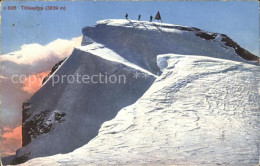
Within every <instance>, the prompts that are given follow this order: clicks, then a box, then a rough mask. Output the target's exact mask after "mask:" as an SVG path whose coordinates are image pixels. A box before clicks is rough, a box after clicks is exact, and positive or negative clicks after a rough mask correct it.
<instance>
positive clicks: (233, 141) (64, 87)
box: [11, 20, 259, 165]
mask: <svg viewBox="0 0 260 166" xmlns="http://www.w3.org/2000/svg"><path fill="white" fill-rule="evenodd" d="M82 32H83V35H84V37H83V40H82V46H81V47H78V48H75V49H74V51H73V53H72V55H70V56H69V57H68V58H67V59H66V60H65V61H64V62H63V63H61V65H57V66H58V69H57V70H55V71H54V70H53V71H54V73H53V74H52V75H51V76H50V77H48V79H47V80H46V81H45V82H44V84H43V86H42V87H41V89H40V90H39V91H37V92H36V93H35V94H34V95H33V96H32V97H31V98H30V99H29V100H28V101H26V102H25V103H24V105H23V128H22V130H23V147H22V148H21V149H19V150H18V151H17V153H16V156H15V159H14V160H13V161H12V162H11V163H13V164H14V163H21V162H25V161H26V160H28V159H32V158H36V157H44V156H50V155H55V154H59V153H68V154H64V155H55V156H54V157H47V158H40V159H35V160H31V161H29V162H28V163H25V164H27V165H33V164H35V163H38V162H39V163H43V162H46V163H49V164H57V165H59V164H61V165H80V164H93V163H95V164H107V163H108V164H130V165H133V164H147V163H149V164H152V163H153V164H181V165H182V164H191V163H192V164H194V163H195V164H196V163H198V164H207V163H209V164H210V165H211V164H224V165H225V164H228V163H229V164H231V165H236V164H240V163H241V164H242V163H247V162H248V163H257V161H258V158H257V157H256V156H257V155H258V156H259V153H258V152H259V146H258V145H259V134H257V131H258V130H259V125H258V124H259V123H258V122H259V120H258V119H259V112H258V111H259V94H258V92H259V91H258V89H257V88H258V87H257V86H256V85H258V82H259V74H258V73H259V65H258V64H257V62H256V61H259V58H258V57H256V56H254V55H252V54H251V53H249V52H248V51H246V50H244V49H243V48H241V47H240V46H239V45H237V44H236V43H235V42H234V41H232V40H231V39H230V38H228V37H227V36H226V35H223V34H218V33H210V32H205V31H202V30H200V29H197V28H193V27H185V26H179V25H170V24H162V23H150V22H143V21H140V22H138V21H133V20H102V21H99V22H98V23H97V25H95V27H85V28H83V30H82ZM169 53H170V54H169ZM249 60H250V61H249ZM57 66H56V67H57ZM99 73H102V74H103V75H111V74H115V75H117V76H119V75H125V76H126V83H125V84H104V83H97V84H96V83H94V84H93V83H88V84H84V83H83V84H82V83H80V84H78V83H69V82H66V81H65V82H59V83H57V84H55V86H52V82H53V81H54V80H55V78H56V76H59V77H60V78H61V77H62V76H64V75H67V76H68V75H73V76H77V75H89V76H91V75H98V74H99ZM157 75H160V76H157ZM155 80H156V81H155ZM154 81H155V82H154ZM148 89H149V90H148ZM147 90H148V91H147ZM144 93H145V94H144ZM137 100H138V101H137ZM116 115H117V116H116ZM115 116H116V118H115ZM113 118H115V119H113ZM111 119H113V120H111ZM110 120H111V121H110ZM104 122H105V123H104ZM101 125H102V126H103V127H102V128H100V127H101ZM89 141H90V142H89ZM83 145H84V146H83ZM75 149H76V150H75ZM73 150H75V151H73ZM72 151H73V152H72ZM69 152H71V153H69ZM224 156H226V157H225V158H224Z"/></svg>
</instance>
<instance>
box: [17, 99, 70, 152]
mask: <svg viewBox="0 0 260 166" xmlns="http://www.w3.org/2000/svg"><path fill="white" fill-rule="evenodd" d="M30 105H31V104H30V103H27V102H25V103H23V120H22V121H23V123H22V146H23V147H24V146H26V145H28V144H29V143H30V142H31V141H32V140H33V139H35V138H36V137H38V136H40V135H42V134H46V133H48V132H49V131H50V130H51V129H52V127H53V123H61V122H63V121H64V118H63V117H64V116H65V115H66V114H65V113H64V112H55V111H54V112H53V114H54V117H50V116H51V114H50V111H48V110H45V111H41V112H40V113H39V114H36V115H34V116H33V118H32V119H29V120H28V118H29V117H30V116H31V115H30V114H28V113H27V111H28V110H29V108H30Z"/></svg>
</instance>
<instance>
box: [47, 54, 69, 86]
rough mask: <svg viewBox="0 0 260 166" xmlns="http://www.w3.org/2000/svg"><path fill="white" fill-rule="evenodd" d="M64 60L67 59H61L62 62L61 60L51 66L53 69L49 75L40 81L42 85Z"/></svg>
mask: <svg viewBox="0 0 260 166" xmlns="http://www.w3.org/2000/svg"><path fill="white" fill-rule="evenodd" d="M66 59H67V58H65V59H63V60H61V61H59V62H58V63H56V64H55V65H54V66H53V68H52V69H51V71H50V73H49V74H48V75H47V76H46V77H44V79H43V80H42V84H44V82H45V81H46V80H48V78H49V77H50V76H51V75H52V74H53V73H54V72H55V71H56V70H57V69H58V68H59V67H60V65H61V64H62V63H63V62H64V61H65V60H66Z"/></svg>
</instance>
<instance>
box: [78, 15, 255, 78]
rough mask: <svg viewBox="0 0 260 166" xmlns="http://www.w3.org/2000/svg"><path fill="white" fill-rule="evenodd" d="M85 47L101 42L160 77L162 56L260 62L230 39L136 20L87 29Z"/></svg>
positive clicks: (106, 21) (85, 29)
mask: <svg viewBox="0 0 260 166" xmlns="http://www.w3.org/2000/svg"><path fill="white" fill-rule="evenodd" d="M82 33H83V35H84V37H83V41H82V45H88V44H89V43H91V42H90V41H92V42H98V43H101V44H103V45H105V46H106V47H107V48H110V49H111V50H113V51H114V52H116V53H117V54H119V55H120V56H122V57H123V58H124V59H126V60H127V61H129V62H132V63H134V64H137V65H138V66H140V67H142V68H144V69H146V70H148V71H150V72H152V73H154V74H157V73H159V72H160V69H159V68H158V66H157V58H156V57H157V55H159V54H168V53H174V54H181V55H200V56H208V57H215V58H220V59H228V60H234V61H239V62H246V63H249V61H259V57H257V56H255V55H253V54H251V53H250V52H248V51H247V50H245V49H243V48H242V47H240V46H239V45H238V44H237V43H236V42H234V41H233V40H232V39H230V38H229V37H228V36H227V35H224V34H219V33H212V32H207V31H203V30H201V29H198V28H194V27H187V26H180V25H173V24H165V23H159V22H148V21H134V20H120V19H119V20H118V19H110V20H102V21H98V22H97V24H96V25H95V26H94V27H84V28H83V29H82Z"/></svg>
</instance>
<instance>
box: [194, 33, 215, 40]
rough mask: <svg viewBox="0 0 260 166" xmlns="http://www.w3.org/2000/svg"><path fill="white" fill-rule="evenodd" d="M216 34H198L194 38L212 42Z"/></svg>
mask: <svg viewBox="0 0 260 166" xmlns="http://www.w3.org/2000/svg"><path fill="white" fill-rule="evenodd" d="M217 35H218V34H217V33H206V32H198V33H197V34H196V36H199V37H201V38H203V39H205V40H214V39H215V38H216V37H217Z"/></svg>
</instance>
